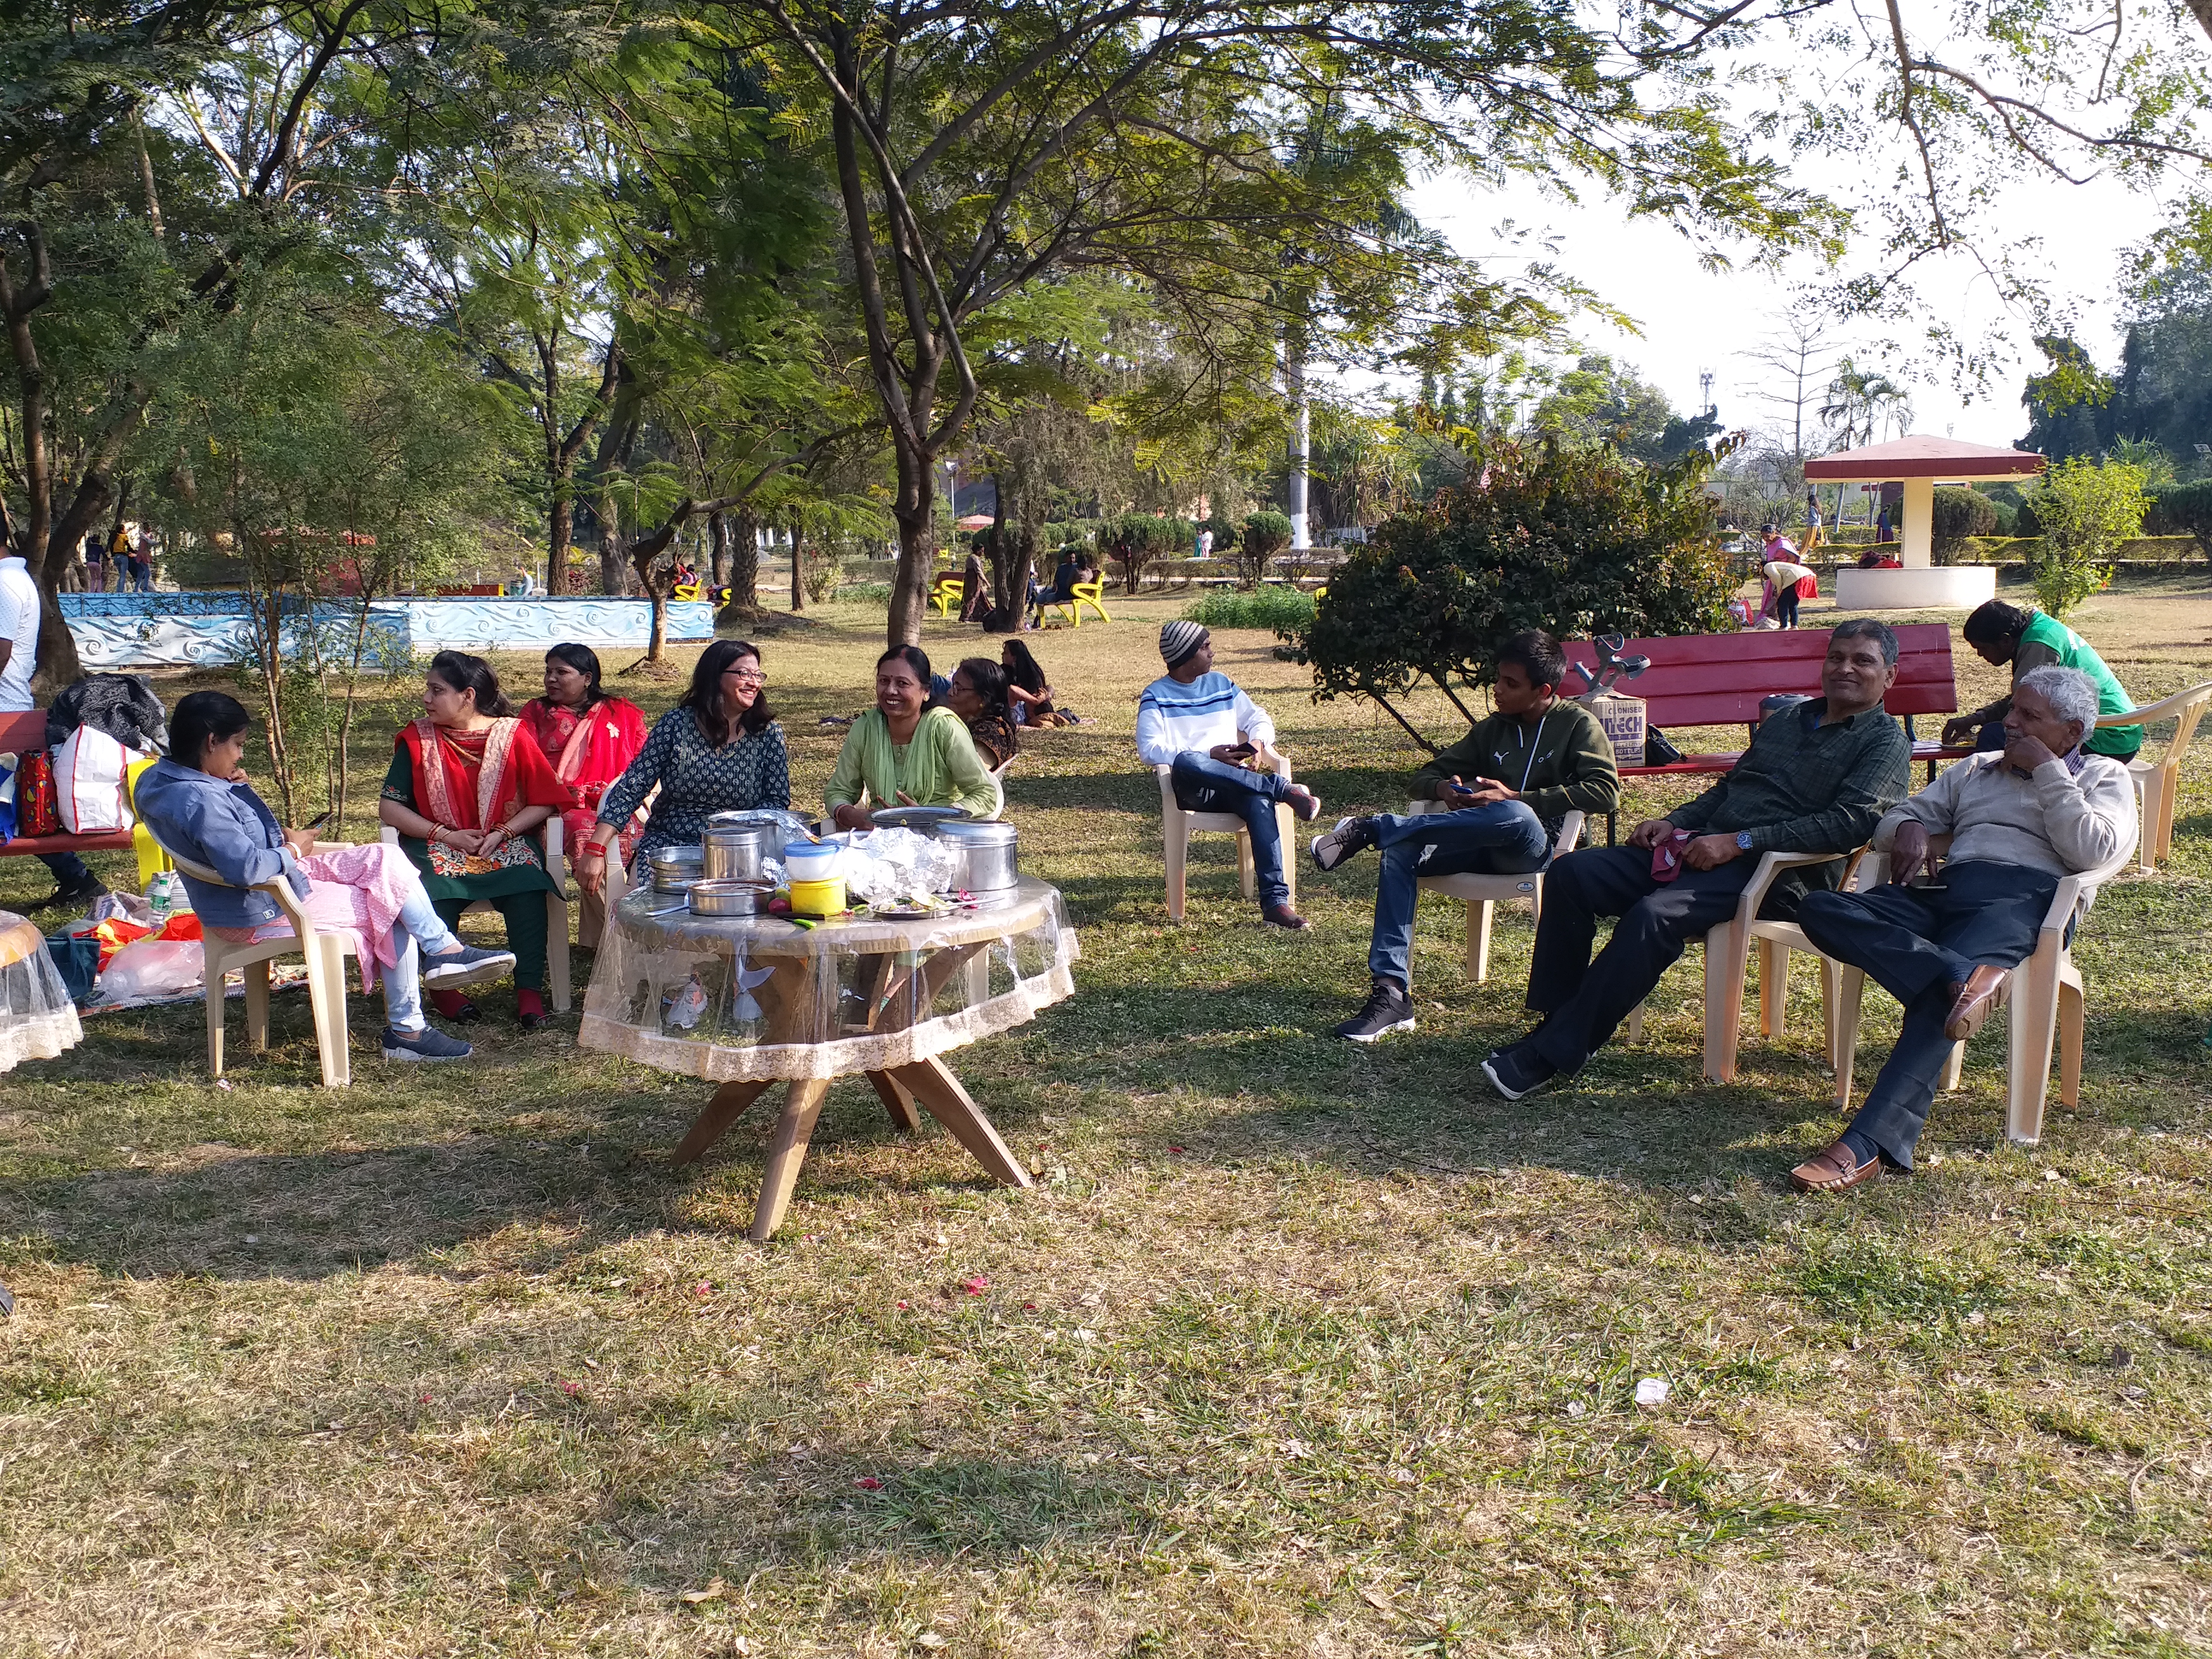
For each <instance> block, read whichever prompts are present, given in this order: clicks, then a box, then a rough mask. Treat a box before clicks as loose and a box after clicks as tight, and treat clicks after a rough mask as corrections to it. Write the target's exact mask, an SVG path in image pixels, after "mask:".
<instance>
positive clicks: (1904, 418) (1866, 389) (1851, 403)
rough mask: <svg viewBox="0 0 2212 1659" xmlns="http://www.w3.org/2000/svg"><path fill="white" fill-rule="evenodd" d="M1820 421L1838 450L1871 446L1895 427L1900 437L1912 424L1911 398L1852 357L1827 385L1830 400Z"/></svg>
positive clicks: (1839, 364)
mask: <svg viewBox="0 0 2212 1659" xmlns="http://www.w3.org/2000/svg"><path fill="white" fill-rule="evenodd" d="M1820 419H1821V420H1822V421H1824V422H1826V423H1827V425H1828V426H1829V427H1830V428H1832V430H1833V431H1834V433H1835V435H1836V436H1837V438H1838V440H1839V443H1838V447H1840V448H1844V449H1850V448H1853V447H1857V445H1860V444H1870V443H1872V442H1874V441H1875V438H1876V437H1877V436H1880V435H1886V434H1887V432H1888V431H1889V430H1890V428H1892V427H1894V428H1896V431H1897V435H1898V436H1899V437H1900V438H1901V437H1903V436H1904V435H1905V428H1907V427H1909V426H1911V424H1912V399H1911V396H1910V395H1909V394H1908V393H1907V392H1905V388H1904V387H1903V386H1899V385H1898V384H1897V382H1896V381H1894V380H1891V379H1890V378H1889V377H1888V376H1887V374H1881V372H1879V371H1878V370H1872V369H1862V368H1859V367H1858V366H1857V364H1856V363H1854V362H1851V360H1850V358H1849V357H1845V358H1844V359H1843V360H1842V361H1841V362H1838V364H1837V365H1836V378H1835V379H1834V380H1831V381H1829V382H1828V401H1827V402H1826V403H1825V404H1821V405H1820Z"/></svg>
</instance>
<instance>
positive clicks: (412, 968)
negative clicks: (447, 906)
mask: <svg viewBox="0 0 2212 1659" xmlns="http://www.w3.org/2000/svg"><path fill="white" fill-rule="evenodd" d="M392 945H393V947H394V948H395V949H396V950H397V951H398V953H399V959H398V961H397V962H395V963H392V966H391V967H389V968H386V969H381V970H380V974H379V975H378V976H379V977H380V979H382V980H383V981H384V1018H385V1023H386V1024H388V1025H390V1026H391V1027H392V1030H395V1031H419V1030H422V1025H423V1020H422V952H423V951H428V952H429V953H430V954H431V955H432V956H434V957H441V956H444V955H445V954H446V953H447V951H452V950H455V949H457V948H458V947H459V945H460V940H459V939H455V938H454V937H453V929H452V928H450V927H447V926H446V924H445V923H444V922H443V921H440V920H439V917H438V913H437V912H436V911H435V910H434V909H432V908H430V896H429V895H428V893H426V892H424V891H423V890H422V883H421V882H419V881H418V882H415V883H412V884H410V886H409V888H408V891H407V902H406V903H404V904H403V905H401V906H400V907H399V921H398V924H397V925H396V926H394V927H393V928H392Z"/></svg>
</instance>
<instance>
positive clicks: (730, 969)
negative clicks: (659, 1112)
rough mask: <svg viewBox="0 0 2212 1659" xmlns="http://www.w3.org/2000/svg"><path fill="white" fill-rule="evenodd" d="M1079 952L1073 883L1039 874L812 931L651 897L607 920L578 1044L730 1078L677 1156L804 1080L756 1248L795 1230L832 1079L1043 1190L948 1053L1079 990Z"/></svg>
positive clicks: (697, 1149)
mask: <svg viewBox="0 0 2212 1659" xmlns="http://www.w3.org/2000/svg"><path fill="white" fill-rule="evenodd" d="M1078 954H1079V943H1078V941H1077V939H1076V935H1075V930H1074V929H1073V927H1069V926H1068V923H1067V915H1066V908H1065V907H1064V906H1063V905H1062V903H1061V902H1060V893H1059V891H1058V890H1057V889H1054V888H1053V887H1050V886H1048V885H1047V884H1045V883H1043V882H1042V881H1038V880H1036V879H1034V878H1030V877H1024V878H1022V879H1021V881H1020V883H1019V884H1018V885H1017V886H1016V887H1015V888H1014V889H1013V890H1012V891H1011V892H1010V893H1009V894H1008V895H1007V896H1006V898H1005V899H1004V900H1003V901H1000V902H992V903H987V904H981V905H977V906H974V907H963V908H956V909H953V910H951V911H950V912H948V913H945V914H944V915H934V916H930V917H927V918H921V919H915V920H911V921H895V920H889V919H877V918H873V917H869V916H865V915H853V916H848V917H840V918H833V919H831V920H829V921H823V922H822V923H820V924H819V925H817V926H816V927H812V928H805V927H800V926H799V925H798V924H796V923H794V922H792V921H788V920H786V919H783V918H781V917H775V916H744V917H737V916H732V917H715V916H697V915H692V914H691V913H690V909H689V908H688V907H687V906H686V905H685V904H684V901H683V900H682V899H681V898H680V897H677V896H672V895H669V894H665V893H655V892H653V891H651V890H638V891H635V892H631V893H629V894H627V895H625V896H623V899H622V901H621V902H619V903H618V904H617V905H616V906H615V908H614V913H613V915H611V916H610V917H609V919H608V924H607V930H606V933H605V937H604V939H602V941H601V943H600V946H599V960H598V963H597V964H596V965H595V967H594V968H593V970H592V984H591V988H590V990H589V991H588V992H586V994H585V998H584V1017H583V1023H582V1027H581V1030H580V1032H579V1034H578V1038H577V1041H578V1042H579V1044H580V1046H581V1047H583V1048H596V1049H599V1050H602V1051H604V1052H606V1053H610V1054H621V1055H623V1056H624V1057H626V1058H628V1059H630V1060H637V1061H639V1062H640V1063H641V1064H643V1065H647V1066H654V1067H656V1068H658V1069H659V1070H661V1071H665V1072H673V1073H679V1074H682V1075H686V1076H691V1077H696V1078H701V1079H706V1080H708V1081H710V1082H713V1083H715V1084H718V1085H720V1086H719V1087H718V1088H716V1090H715V1091H714V1094H713V1095H712V1096H711V1097H709V1098H708V1102H707V1103H706V1105H705V1106H704V1108H703V1109H702V1110H701V1111H700V1113H699V1115H698V1117H697V1118H696V1120H695V1121H693V1122H692V1125H691V1127H690V1130H689V1131H688V1132H687V1133H685V1135H684V1139H683V1140H682V1141H681V1142H680V1143H679V1144H678V1146H677V1148H676V1152H675V1155H674V1158H673V1162H674V1163H675V1164H678V1166H681V1165H683V1164H689V1163H691V1162H693V1161H694V1160H695V1159H697V1158H702V1157H703V1156H704V1155H705V1154H706V1152H707V1151H708V1148H710V1147H712V1146H714V1143H715V1142H716V1141H718V1140H720V1139H721V1138H722V1136H723V1135H724V1134H725V1133H727V1132H728V1130H729V1128H730V1127H731V1125H732V1124H733V1123H735V1122H736V1121H738V1117H739V1116H740V1115H743V1114H744V1111H745V1109H747V1108H748V1107H750V1105H751V1104H752V1103H754V1102H755V1101H756V1100H758V1099H759V1098H760V1097H762V1096H763V1095H764V1094H766V1093H767V1092H768V1091H769V1090H770V1089H771V1088H773V1087H775V1085H776V1084H777V1083H779V1082H785V1083H787V1084H788V1085H789V1086H788V1087H787V1089H786V1091H785V1092H784V1102H783V1111H782V1115H781V1117H780V1118H779V1119H778V1120H777V1122H776V1126H775V1131H774V1133H772V1134H771V1136H770V1138H769V1150H768V1158H767V1164H766V1166H765V1168H764V1169H763V1172H762V1177H761V1194H760V1200H759V1203H758V1204H757V1206H755V1209H754V1212H753V1225H752V1230H751V1232H750V1235H749V1236H750V1237H751V1238H753V1239H754V1240H755V1241H761V1240H765V1239H767V1238H769V1237H771V1236H772V1235H773V1234H774V1233H775V1230H776V1229H777V1227H779V1226H780V1225H782V1222H783V1218H784V1213H785V1212H786V1211H787V1209H788V1208H789V1207H790V1204H791V1194H792V1190H793V1188H794V1187H795V1186H796V1185H797V1184H798V1181H799V1166H800V1165H801V1164H803V1163H804V1162H805V1157H806V1148H807V1145H808V1142H809V1141H810V1139H811V1138H812V1135H813V1133H814V1125H815V1121H816V1120H817V1118H818V1117H819V1116H820V1115H821V1113H822V1105H823V1100H824V1099H825V1098H826V1097H827V1096H828V1094H829V1085H830V1082H831V1081H832V1080H833V1079H836V1078H840V1077H849V1076H852V1075H854V1074H855V1073H860V1074H861V1075H865V1076H866V1078H867V1079H868V1081H869V1083H870V1084H871V1085H872V1086H873V1088H874V1089H875V1091H876V1095H877V1097H878V1099H879V1100H881V1101H882V1102H883V1104H884V1109H885V1110H886V1111H887V1112H889V1113H890V1118H891V1121H892V1122H893V1123H894V1124H895V1125H896V1126H897V1127H898V1128H899V1129H900V1130H901V1132H902V1133H908V1134H911V1133H915V1132H916V1131H917V1130H918V1129H919V1128H920V1127H921V1111H920V1110H918V1109H917V1104H918V1105H919V1107H920V1108H921V1109H926V1110H927V1111H928V1112H929V1114H930V1115H932V1116H933V1117H934V1118H936V1119H937V1121H939V1122H940V1123H942V1124H943V1125H944V1126H945V1128H947V1129H948V1130H950V1131H951V1133H952V1135H953V1137H954V1138H955V1139H957V1140H958V1141H959V1142H960V1144H961V1145H962V1146H964V1147H966V1148H967V1149H968V1151H969V1153H970V1154H971V1155H973V1157H974V1158H975V1161H976V1162H977V1163H979V1164H981V1165H982V1166H983V1167H984V1169H985V1170H988V1171H989V1172H990V1174H991V1175H992V1176H994V1177H995V1178H996V1179H998V1180H999V1181H1000V1182H1004V1183H1005V1184H1006V1185H1007V1186H1010V1187H1026V1186H1028V1185H1030V1177H1029V1174H1028V1172H1027V1171H1026V1170H1024V1169H1023V1167H1022V1165H1021V1162H1020V1160H1019V1159H1018V1158H1015V1157H1014V1155H1013V1153H1012V1152H1010V1151H1008V1150H1007V1147H1006V1143H1005V1142H1004V1141H1003V1140H1001V1139H1000V1137H999V1132H998V1131H997V1130H996V1129H994V1127H992V1126H991V1121H990V1119H989V1118H988V1117H987V1116H986V1115H984V1112H983V1109H982V1108H981V1107H980V1106H978V1105H977V1104H976V1103H975V1101H974V1100H973V1099H972V1098H971V1097H969V1093H968V1091H967V1090H966V1089H964V1088H963V1087H962V1086H961V1083H960V1079H958V1078H957V1077H955V1076H954V1075H953V1073H952V1069H951V1067H950V1066H947V1065H946V1064H945V1061H944V1060H943V1058H942V1056H943V1055H944V1054H947V1053H949V1052H951V1050H952V1049H955V1048H960V1047H963V1045H965V1044H967V1043H970V1042H975V1040H976V1039H977V1038H979V1037H983V1036H990V1035H992V1034H993V1033H994V1032H998V1031H1003V1030H1010V1029H1012V1027H1014V1026H1016V1025H1019V1024H1024V1023H1025V1022H1027V1021H1028V1020H1030V1018H1034V1017H1035V1015H1036V1012H1037V1010H1039V1009H1040V1008H1044V1007H1048V1006H1051V1005H1052V1004H1053V1003H1055V1002H1059V1001H1061V1000H1064V999H1066V997H1068V996H1070V995H1073V993H1074V982H1073V977H1072V971H1073V963H1074V962H1075V959H1076V957H1077V955H1078Z"/></svg>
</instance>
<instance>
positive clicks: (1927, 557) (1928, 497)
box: [1897, 478, 1936, 570]
mask: <svg viewBox="0 0 2212 1659" xmlns="http://www.w3.org/2000/svg"><path fill="white" fill-rule="evenodd" d="M1899 540H1900V541H1902V542H1903V544H1904V545H1903V546H1902V547H1901V548H1900V549H1899V551H1898V555H1897V558H1898V562H1899V563H1900V564H1902V565H1903V566H1904V567H1905V568H1906V569H1907V570H1932V569H1933V568H1935V565H1936V480H1935V479H1933V478H1907V479H1905V533H1904V535H1903V536H1902V537H1900V538H1899Z"/></svg>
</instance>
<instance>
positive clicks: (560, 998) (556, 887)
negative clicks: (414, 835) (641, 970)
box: [384, 812, 628, 1014]
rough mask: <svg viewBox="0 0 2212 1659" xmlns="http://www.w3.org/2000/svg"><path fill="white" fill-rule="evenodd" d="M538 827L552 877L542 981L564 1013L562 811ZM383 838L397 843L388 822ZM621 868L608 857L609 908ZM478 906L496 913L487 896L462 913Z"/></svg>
mask: <svg viewBox="0 0 2212 1659" xmlns="http://www.w3.org/2000/svg"><path fill="white" fill-rule="evenodd" d="M540 827H541V828H542V829H543V830H544V836H545V869H546V872H547V873H548V874H550V876H551V877H552V878H553V890H552V891H551V892H550V893H548V894H547V895H546V896H545V984H546V989H547V990H549V991H550V992H551V993H552V994H553V1006H554V1009H555V1010H556V1012H560V1013H563V1014H565V1013H567V1012H568V906H569V904H570V902H572V901H573V900H574V897H575V895H574V893H573V892H571V891H570V890H569V887H568V857H567V854H566V850H565V849H564V848H563V847H562V841H561V829H562V825H561V815H560V814H559V813H558V812H556V813H555V814H553V816H552V817H550V818H548V819H546V820H545V822H544V824H543V825H542V826H540ZM384 842H385V845H386V846H387V847H397V846H398V845H399V831H398V830H397V829H393V828H392V826H391V825H390V824H388V823H387V824H386V825H385V826H384ZM621 868H622V860H620V859H617V858H610V859H609V860H607V896H606V903H607V908H609V909H610V910H611V909H612V908H614V903H615V901H616V900H617V899H618V898H620V897H621V896H623V892H625V891H627V890H628V888H627V878H623V881H624V884H623V885H620V886H618V885H617V877H616V874H615V872H617V870H619V869H621ZM479 910H490V911H493V912H494V913H495V914H496V913H497V907H496V906H495V905H494V904H492V903H491V902H490V901H489V900H487V899H478V900H477V902H475V903H473V904H471V905H470V906H468V907H467V908H465V909H464V910H463V911H462V912H461V914H462V915H471V914H473V913H474V912H476V911H479Z"/></svg>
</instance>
